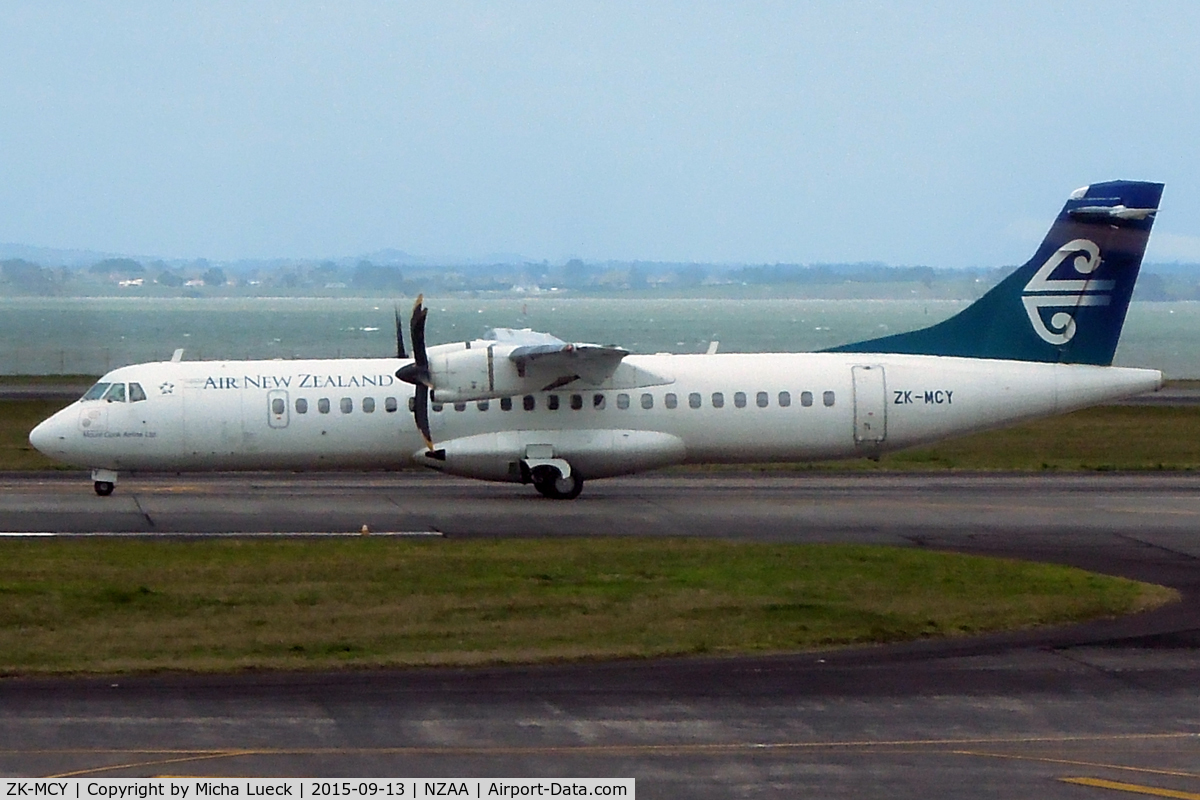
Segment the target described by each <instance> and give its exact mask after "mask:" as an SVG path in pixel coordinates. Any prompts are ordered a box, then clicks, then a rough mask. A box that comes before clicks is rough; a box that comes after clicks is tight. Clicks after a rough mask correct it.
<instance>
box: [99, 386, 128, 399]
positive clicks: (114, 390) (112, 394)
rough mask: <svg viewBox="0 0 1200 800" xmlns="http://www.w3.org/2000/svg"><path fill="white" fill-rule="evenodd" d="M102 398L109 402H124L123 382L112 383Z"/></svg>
mask: <svg viewBox="0 0 1200 800" xmlns="http://www.w3.org/2000/svg"><path fill="white" fill-rule="evenodd" d="M104 399H105V400H107V401H108V402H110V403H124V402H125V384H123V383H114V384H113V385H112V386H111V387H110V388H109V390H108V391H107V392H106V393H105V395H104Z"/></svg>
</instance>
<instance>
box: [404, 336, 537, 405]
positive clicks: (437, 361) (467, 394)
mask: <svg viewBox="0 0 1200 800" xmlns="http://www.w3.org/2000/svg"><path fill="white" fill-rule="evenodd" d="M454 348H455V349H453V350H449V351H447V350H446V349H443V348H442V347H438V348H430V349H429V356H428V357H429V378H430V382H431V383H432V384H433V397H434V399H435V400H436V401H437V402H439V403H459V402H466V401H468V400H488V399H492V398H497V397H512V396H514V395H519V394H526V393H528V392H535V391H538V390H539V389H540V388H541V386H535V385H533V384H532V383H531V382H530V381H527V380H526V379H525V377H523V376H522V375H520V374H519V372H518V370H517V365H516V364H514V363H513V362H512V361H510V360H509V358H508V354H509V353H511V352H512V350H513V346H512V345H497V344H496V343H495V342H488V341H483V340H477V341H474V342H466V343H465V344H461V345H454ZM439 351H441V352H439Z"/></svg>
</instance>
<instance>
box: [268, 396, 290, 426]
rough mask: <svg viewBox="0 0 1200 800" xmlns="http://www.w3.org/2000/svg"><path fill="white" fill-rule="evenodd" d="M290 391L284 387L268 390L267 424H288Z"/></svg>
mask: <svg viewBox="0 0 1200 800" xmlns="http://www.w3.org/2000/svg"><path fill="white" fill-rule="evenodd" d="M288 414H289V409H288V393H287V391H285V390H283V389H273V390H271V391H269V392H267V424H268V425H270V426H271V427H272V428H286V427H287V426H288Z"/></svg>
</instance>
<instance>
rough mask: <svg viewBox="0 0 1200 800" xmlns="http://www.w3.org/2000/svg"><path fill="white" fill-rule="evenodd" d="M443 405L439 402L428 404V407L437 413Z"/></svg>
mask: <svg viewBox="0 0 1200 800" xmlns="http://www.w3.org/2000/svg"><path fill="white" fill-rule="evenodd" d="M444 407H445V406H443V405H442V404H441V403H434V404H433V405H431V406H430V408H432V409H433V410H434V411H437V412H438V413H441V410H442V409H443V408H444Z"/></svg>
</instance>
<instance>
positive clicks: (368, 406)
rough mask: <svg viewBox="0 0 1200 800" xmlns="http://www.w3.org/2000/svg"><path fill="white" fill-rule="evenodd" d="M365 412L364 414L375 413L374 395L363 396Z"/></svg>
mask: <svg viewBox="0 0 1200 800" xmlns="http://www.w3.org/2000/svg"><path fill="white" fill-rule="evenodd" d="M363 413H364V414H374V413H375V398H374V397H364V398H363Z"/></svg>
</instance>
